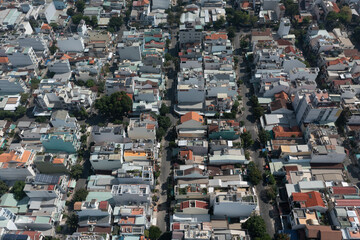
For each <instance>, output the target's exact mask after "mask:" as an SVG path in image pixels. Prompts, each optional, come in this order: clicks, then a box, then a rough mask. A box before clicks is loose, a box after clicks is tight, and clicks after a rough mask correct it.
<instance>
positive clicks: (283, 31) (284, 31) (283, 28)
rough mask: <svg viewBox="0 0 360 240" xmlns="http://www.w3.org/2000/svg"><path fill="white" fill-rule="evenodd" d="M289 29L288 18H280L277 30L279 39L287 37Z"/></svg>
mask: <svg viewBox="0 0 360 240" xmlns="http://www.w3.org/2000/svg"><path fill="white" fill-rule="evenodd" d="M290 28H291V23H290V20H289V19H288V18H282V19H281V21H280V26H279V29H278V31H277V33H278V35H279V37H281V38H282V37H284V36H287V35H288V34H289V32H290Z"/></svg>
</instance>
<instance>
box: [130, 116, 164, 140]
mask: <svg viewBox="0 0 360 240" xmlns="http://www.w3.org/2000/svg"><path fill="white" fill-rule="evenodd" d="M157 127H158V123H157V121H156V119H155V118H153V117H152V116H151V114H148V113H143V114H141V115H140V117H139V118H131V119H130V122H129V125H128V127H127V132H128V136H129V138H131V139H132V140H136V139H149V140H153V141H154V140H155V139H156V129H157Z"/></svg>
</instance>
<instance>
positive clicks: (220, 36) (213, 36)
mask: <svg viewBox="0 0 360 240" xmlns="http://www.w3.org/2000/svg"><path fill="white" fill-rule="evenodd" d="M227 38H228V36H227V35H226V33H222V34H221V33H213V34H211V35H207V36H206V37H205V39H206V40H208V39H211V40H217V39H227Z"/></svg>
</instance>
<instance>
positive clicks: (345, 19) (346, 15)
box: [338, 6, 352, 25]
mask: <svg viewBox="0 0 360 240" xmlns="http://www.w3.org/2000/svg"><path fill="white" fill-rule="evenodd" d="M338 17H339V20H340V22H341V23H343V24H346V25H347V24H349V23H351V19H352V12H351V8H350V7H349V6H343V7H342V8H341V10H340V13H339V14H338Z"/></svg>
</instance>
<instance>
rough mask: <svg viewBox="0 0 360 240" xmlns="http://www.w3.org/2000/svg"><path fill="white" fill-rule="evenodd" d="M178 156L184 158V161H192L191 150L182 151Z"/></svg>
mask: <svg viewBox="0 0 360 240" xmlns="http://www.w3.org/2000/svg"><path fill="white" fill-rule="evenodd" d="M180 156H181V157H186V160H192V158H193V151H191V150H183V151H180Z"/></svg>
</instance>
